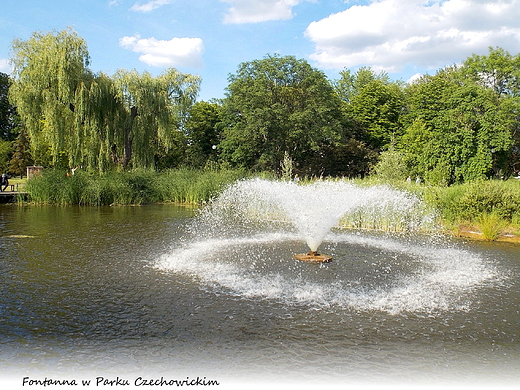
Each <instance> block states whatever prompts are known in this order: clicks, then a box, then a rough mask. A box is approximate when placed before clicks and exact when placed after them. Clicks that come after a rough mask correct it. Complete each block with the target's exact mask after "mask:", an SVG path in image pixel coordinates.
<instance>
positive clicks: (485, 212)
mask: <svg viewBox="0 0 520 390" xmlns="http://www.w3.org/2000/svg"><path fill="white" fill-rule="evenodd" d="M417 191H419V192H420V193H421V194H420V196H421V197H422V198H423V200H424V201H425V202H427V203H429V204H431V205H432V206H433V207H435V208H436V209H437V210H439V212H440V215H441V222H442V225H443V226H445V227H446V229H447V230H450V231H451V232H453V233H455V234H458V235H469V236H472V235H475V234H471V233H477V236H478V235H480V236H481V237H480V238H483V239H486V240H495V239H497V238H498V237H500V236H510V237H512V238H515V237H520V180H517V179H510V180H507V181H499V180H489V181H477V182H471V183H465V184H460V185H454V186H451V187H424V188H421V189H417ZM466 233H470V234H466Z"/></svg>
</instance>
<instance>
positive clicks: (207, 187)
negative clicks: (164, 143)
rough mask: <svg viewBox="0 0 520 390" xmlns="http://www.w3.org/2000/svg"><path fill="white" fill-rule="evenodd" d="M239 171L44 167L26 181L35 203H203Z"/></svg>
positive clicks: (96, 204)
mask: <svg viewBox="0 0 520 390" xmlns="http://www.w3.org/2000/svg"><path fill="white" fill-rule="evenodd" d="M241 177H244V174H243V173H242V172H240V171H234V170H223V171H202V170H192V169H175V170H169V171H166V172H160V173H159V172H154V171H149V170H135V171H131V172H109V173H106V174H97V173H88V172H82V171H76V173H75V174H74V175H73V176H67V174H66V172H64V171H59V170H48V171H45V172H44V174H43V175H41V176H39V177H36V178H33V179H31V180H29V181H28V182H27V185H26V186H25V190H26V191H27V193H28V194H29V200H30V201H31V202H33V203H38V204H58V205H68V204H79V205H91V206H100V205H124V204H144V203H154V202H181V203H203V202H205V201H207V200H209V199H210V198H211V197H212V196H215V195H216V194H218V193H219V191H221V190H222V188H223V187H224V186H225V185H227V184H229V183H231V182H233V181H235V180H237V179H239V178H241Z"/></svg>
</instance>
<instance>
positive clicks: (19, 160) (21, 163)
mask: <svg viewBox="0 0 520 390" xmlns="http://www.w3.org/2000/svg"><path fill="white" fill-rule="evenodd" d="M12 148H13V155H12V157H11V161H9V172H10V173H12V174H14V175H17V176H20V178H22V177H23V176H24V175H25V174H26V168H27V166H28V165H32V163H33V162H32V155H31V152H30V149H29V148H30V144H29V139H28V137H27V131H26V130H25V129H22V130H21V131H20V133H19V134H18V137H17V138H16V140H15V141H14V142H13V147H12Z"/></svg>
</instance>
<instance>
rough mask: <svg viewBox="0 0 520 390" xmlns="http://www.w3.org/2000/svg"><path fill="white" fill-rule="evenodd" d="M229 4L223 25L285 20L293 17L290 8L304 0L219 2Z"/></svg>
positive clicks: (231, 0)
mask: <svg viewBox="0 0 520 390" xmlns="http://www.w3.org/2000/svg"><path fill="white" fill-rule="evenodd" d="M220 1H222V2H224V3H229V4H231V8H230V9H229V11H228V13H227V14H226V15H225V16H224V23H234V24H240V23H259V22H266V21H270V20H287V19H291V18H292V17H293V13H292V8H293V7H294V6H296V5H298V4H299V3H301V2H302V1H305V0H220Z"/></svg>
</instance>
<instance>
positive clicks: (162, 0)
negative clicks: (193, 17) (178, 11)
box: [130, 0, 171, 12]
mask: <svg viewBox="0 0 520 390" xmlns="http://www.w3.org/2000/svg"><path fill="white" fill-rule="evenodd" d="M170 3H171V0H152V1H149V2H148V3H145V4H137V3H135V4H134V5H133V6H132V8H130V10H131V11H137V12H150V11H153V10H154V9H157V8H159V7H162V6H163V5H167V4H170Z"/></svg>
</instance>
